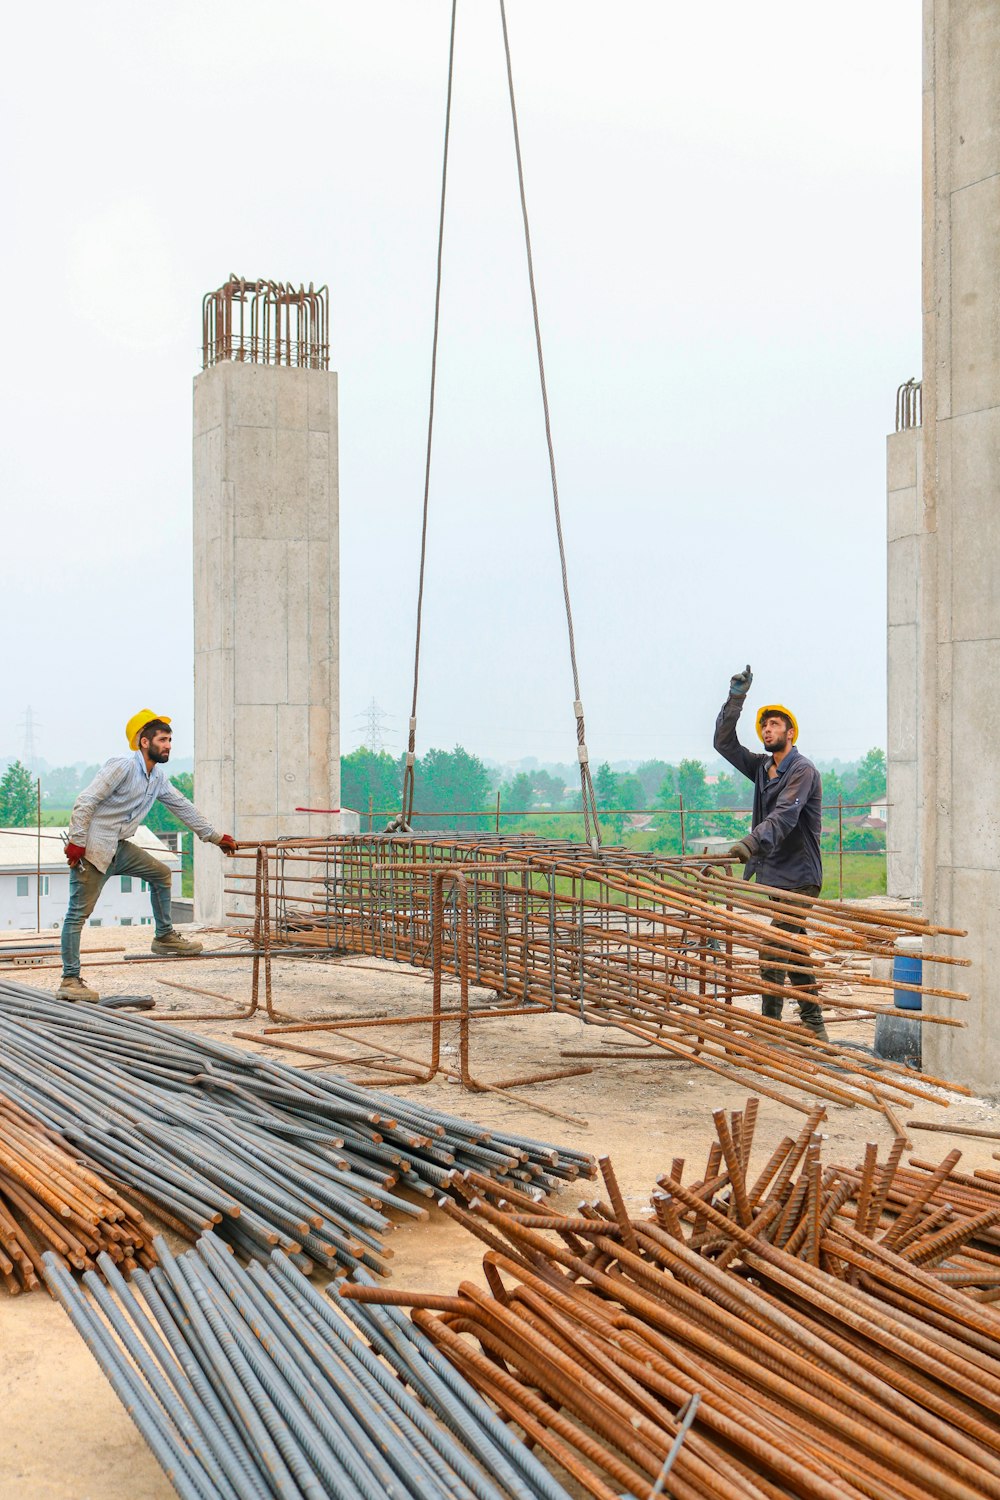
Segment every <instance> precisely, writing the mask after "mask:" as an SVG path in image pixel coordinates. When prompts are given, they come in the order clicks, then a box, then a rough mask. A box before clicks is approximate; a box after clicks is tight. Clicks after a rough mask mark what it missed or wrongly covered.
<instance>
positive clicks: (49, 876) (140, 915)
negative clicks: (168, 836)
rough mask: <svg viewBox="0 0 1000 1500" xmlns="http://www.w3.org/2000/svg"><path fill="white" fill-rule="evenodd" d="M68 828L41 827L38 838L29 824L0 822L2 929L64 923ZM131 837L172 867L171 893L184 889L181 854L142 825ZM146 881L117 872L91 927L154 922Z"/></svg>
mask: <svg viewBox="0 0 1000 1500" xmlns="http://www.w3.org/2000/svg"><path fill="white" fill-rule="evenodd" d="M65 833H66V829H65V828H43V829H42V837H41V860H40V861H39V841H38V839H37V835H36V834H35V831H34V830H33V829H30V828H0V931H3V930H4V929H13V930H15V931H18V932H34V931H35V930H36V926H37V925H38V923H39V889H38V882H39V876H40V878H41V926H42V927H43V928H46V927H47V928H53V927H56V928H58V927H61V926H62V920H63V917H64V916H65V915H66V906H67V903H68V901H69V866H68V865H67V863H66V856H65V854H64V853H63V835H64V834H65ZM131 842H132V843H134V844H138V845H139V846H140V848H142V849H148V850H149V851H150V853H151V854H155V856H156V858H157V859H160V860H162V861H163V863H164V864H165V865H166V866H167V867H168V868H169V869H170V870H171V872H172V875H171V888H172V898H173V899H175V900H179V899H180V895H181V858H180V855H179V854H174V853H173V852H172V851H171V850H170V849H168V848H167V847H166V846H165V845H164V844H163V843H162V842H161V841H160V839H159V838H158V837H157V836H156V834H155V833H153V831H152V829H150V828H146V827H145V826H143V827H142V828H140V829H139V831H138V833H134V834H133V835H132V839H131ZM152 924H153V917H152V913H151V911H150V907H149V893H148V890H147V888H146V882H145V881H144V880H140V879H138V878H137V877H136V876H133V875H113V876H112V877H111V879H110V880H109V881H108V882H107V884H106V885H105V887H104V890H103V891H102V892H101V897H100V900H99V901H98V903H97V906H96V907H95V908H94V914H93V916H92V917H91V918H90V925H91V927H151V926H152Z"/></svg>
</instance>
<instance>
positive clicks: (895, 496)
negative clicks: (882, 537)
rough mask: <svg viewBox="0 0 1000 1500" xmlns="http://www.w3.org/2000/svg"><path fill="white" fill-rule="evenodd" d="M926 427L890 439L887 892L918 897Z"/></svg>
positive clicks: (920, 878) (888, 471)
mask: <svg viewBox="0 0 1000 1500" xmlns="http://www.w3.org/2000/svg"><path fill="white" fill-rule="evenodd" d="M920 438H921V429H920V428H919V427H911V428H910V429H909V430H908V431H905V432H895V433H892V434H890V436H889V439H888V442H887V454H886V457H887V465H886V467H887V473H888V483H887V497H886V500H887V503H886V531H887V539H888V589H887V601H886V630H887V638H888V653H889V657H888V692H889V702H888V741H887V745H886V759H887V765H888V787H887V795H888V799H889V814H888V819H889V822H888V826H889V834H888V839H887V844H888V849H887V858H886V881H887V884H886V889H887V891H888V894H889V895H890V896H898V897H902V898H903V899H904V900H912V899H913V898H914V897H919V895H920V891H921V884H922V874H921V846H920V818H919V816H918V804H919V769H918V758H917V750H918V744H919V727H920V720H921V705H922V697H921V692H920V672H919V665H920V644H919V643H920V545H921V538H920V531H921V523H920V506H919V489H918V485H919V471H920V459H921V443H920Z"/></svg>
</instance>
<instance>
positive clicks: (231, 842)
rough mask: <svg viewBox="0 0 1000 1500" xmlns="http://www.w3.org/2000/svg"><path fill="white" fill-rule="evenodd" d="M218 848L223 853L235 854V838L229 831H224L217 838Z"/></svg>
mask: <svg viewBox="0 0 1000 1500" xmlns="http://www.w3.org/2000/svg"><path fill="white" fill-rule="evenodd" d="M219 848H220V849H221V850H222V852H223V854H235V853H236V849H237V843H236V840H235V839H234V838H233V836H232V834H231V833H224V834H223V835H222V837H221V839H220V840H219Z"/></svg>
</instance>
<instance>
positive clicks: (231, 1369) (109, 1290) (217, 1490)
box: [45, 1234, 570, 1500]
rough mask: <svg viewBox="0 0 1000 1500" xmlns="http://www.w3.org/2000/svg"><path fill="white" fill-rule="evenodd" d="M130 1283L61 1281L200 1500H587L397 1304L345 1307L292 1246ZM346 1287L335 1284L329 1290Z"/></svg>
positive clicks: (52, 1274) (65, 1296)
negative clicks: (248, 1261) (326, 1294)
mask: <svg viewBox="0 0 1000 1500" xmlns="http://www.w3.org/2000/svg"><path fill="white" fill-rule="evenodd" d="M156 1249H157V1251H158V1253H159V1257H160V1265H159V1266H158V1267H157V1268H156V1269H155V1270H154V1271H153V1272H152V1273H151V1274H149V1275H146V1274H145V1273H143V1272H138V1273H137V1274H136V1275H135V1276H134V1277H133V1280H132V1285H131V1286H129V1285H128V1284H127V1283H126V1282H125V1281H124V1279H123V1278H122V1277H121V1276H120V1274H119V1273H118V1270H117V1267H116V1266H115V1265H114V1263H113V1262H111V1261H109V1260H107V1259H106V1258H104V1257H102V1259H101V1269H102V1271H103V1272H104V1274H105V1276H106V1277H107V1283H108V1284H107V1285H105V1284H104V1283H103V1282H102V1281H101V1278H100V1277H99V1276H97V1275H94V1274H93V1273H90V1274H88V1275H87V1276H85V1277H84V1280H85V1282H86V1285H87V1289H88V1291H89V1293H90V1295H89V1297H88V1296H87V1294H86V1293H85V1292H84V1291H83V1290H82V1289H81V1288H80V1287H79V1286H77V1285H76V1283H74V1281H73V1280H72V1278H71V1277H70V1276H68V1275H67V1274H66V1272H65V1270H64V1268H63V1267H62V1266H61V1265H60V1263H59V1260H58V1258H57V1257H56V1256H53V1255H48V1256H46V1258H45V1263H46V1273H47V1276H48V1280H49V1285H50V1286H51V1288H52V1291H53V1292H54V1294H55V1295H56V1296H57V1297H58V1299H59V1301H60V1302H61V1303H62V1305H63V1307H64V1308H65V1309H66V1311H67V1313H68V1314H69V1316H70V1318H71V1319H72V1321H73V1323H74V1326H75V1327H76V1328H77V1330H78V1332H79V1333H80V1334H81V1335H82V1337H83V1338H84V1339H85V1341H86V1343H87V1345H88V1346H89V1348H90V1349H91V1352H92V1353H93V1354H94V1357H95V1358H96V1359H97V1361H98V1363H99V1364H100V1366H101V1368H102V1370H103V1371H104V1373H105V1375H106V1376H107V1377H108V1379H109V1381H110V1382H111V1384H112V1386H113V1387H114V1389H115V1391H116V1392H117V1394H118V1396H119V1397H120V1399H121V1401H122V1402H123V1404H124V1405H125V1406H126V1408H127V1409H128V1412H129V1415H130V1416H131V1417H132V1420H133V1421H134V1422H135V1424H136V1426H137V1427H138V1428H139V1431H140V1432H141V1433H142V1434H143V1436H144V1437H145V1439H146V1441H147V1442H148V1443H149V1445H150V1448H151V1449H152V1451H153V1453H154V1455H155V1456H156V1458H157V1460H158V1462H159V1463H160V1464H161V1465H162V1467H163V1469H164V1472H165V1473H166V1474H167V1475H168V1477H169V1478H170V1480H171V1482H172V1483H173V1485H174V1488H175V1489H176V1490H177V1493H178V1494H179V1495H180V1496H182V1497H183V1500H217V1497H221V1500H244V1497H246V1500H264V1497H267V1496H272V1495H273V1496H281V1497H288V1500H298V1497H302V1496H306V1497H317V1500H321V1497H323V1496H343V1497H345V1500H391V1497H403V1496H413V1497H414V1500H536V1497H537V1500H570V1497H569V1495H568V1493H567V1491H566V1490H565V1489H564V1488H563V1487H562V1486H561V1485H560V1484H559V1483H558V1482H557V1481H556V1480H555V1479H553V1477H552V1476H551V1474H549V1473H548V1471H547V1470H546V1468H545V1467H544V1466H543V1464H542V1463H541V1462H540V1461H539V1459H537V1458H536V1457H535V1456H534V1454H533V1453H531V1452H530V1450H529V1449H528V1447H527V1446H526V1445H525V1444H524V1443H522V1442H521V1441H520V1440H519V1439H518V1437H517V1436H516V1435H515V1434H514V1433H511V1432H509V1431H508V1430H507V1428H506V1427H505V1425H504V1423H503V1422H502V1421H501V1420H500V1419H499V1418H498V1417H497V1416H496V1414H495V1413H494V1411H493V1410H492V1408H491V1407H490V1405H489V1404H488V1403H487V1402H486V1401H484V1400H483V1399H482V1397H481V1396H479V1395H478V1394H477V1392H476V1391H475V1389H474V1388H473V1386H472V1385H470V1384H469V1383H468V1382H467V1381H466V1380H464V1379H463V1378H462V1377H461V1376H459V1375H456V1373H455V1371H454V1369H453V1368H452V1367H451V1366H450V1365H449V1364H448V1362H447V1361H446V1360H444V1359H442V1358H441V1356H440V1355H439V1354H438V1353H437V1351H436V1350H435V1349H434V1348H433V1347H432V1346H431V1345H430V1344H429V1343H428V1342H427V1340H426V1339H425V1338H423V1336H422V1335H421V1334H420V1333H418V1332H417V1330H416V1329H415V1328H414V1327H413V1326H412V1324H411V1323H410V1322H409V1320H408V1319H406V1318H404V1317H402V1316H401V1315H400V1314H399V1313H397V1312H395V1311H394V1310H392V1309H385V1310H383V1309H379V1308H353V1307H350V1306H348V1305H345V1304H343V1303H341V1304H339V1306H340V1307H341V1309H342V1311H341V1312H337V1311H334V1309H333V1307H332V1306H331V1305H330V1303H329V1302H328V1301H326V1300H325V1299H324V1298H323V1297H322V1296H321V1295H320V1294H319V1293H318V1292H317V1291H316V1289H315V1288H314V1287H313V1286H311V1285H310V1283H309V1282H308V1281H307V1279H306V1278H305V1277H304V1276H303V1275H302V1274H301V1273H300V1272H299V1271H297V1270H296V1268H295V1266H294V1265H293V1264H292V1263H291V1261H290V1260H289V1259H288V1258H287V1257H286V1256H284V1255H281V1254H280V1253H278V1252H275V1254H274V1255H272V1256H271V1258H270V1260H269V1262H268V1264H267V1266H266V1268H265V1267H262V1266H260V1265H255V1264H252V1265H251V1266H250V1267H249V1268H248V1269H246V1270H244V1269H243V1268H242V1267H241V1266H240V1265H239V1264H238V1262H237V1261H236V1259H235V1257H234V1256H233V1255H231V1254H230V1253H229V1252H228V1251H227V1250H226V1249H225V1248H224V1247H223V1246H222V1245H221V1244H220V1242H219V1241H218V1240H217V1239H216V1237H215V1236H214V1235H211V1234H207V1235H203V1236H202V1237H201V1239H199V1241H198V1245H197V1248H196V1250H192V1251H189V1252H188V1253H187V1254H185V1255H181V1256H179V1257H177V1258H175V1257H174V1256H173V1255H172V1254H171V1253H170V1250H169V1248H168V1246H167V1245H165V1244H164V1242H163V1241H162V1240H157V1242H156ZM328 1290H330V1291H331V1292H333V1291H334V1289H333V1288H329V1289H328Z"/></svg>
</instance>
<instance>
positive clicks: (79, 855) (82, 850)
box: [66, 844, 87, 870]
mask: <svg viewBox="0 0 1000 1500" xmlns="http://www.w3.org/2000/svg"><path fill="white" fill-rule="evenodd" d="M86 852H87V849H86V845H84V844H67V845H66V863H67V864H68V865H69V867H70V869H71V870H75V869H76V867H77V865H78V864H79V863H80V861H81V859H83V857H84V855H85V854H86Z"/></svg>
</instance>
